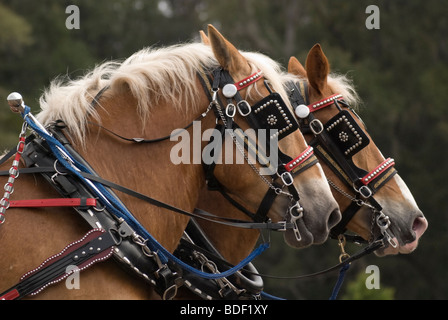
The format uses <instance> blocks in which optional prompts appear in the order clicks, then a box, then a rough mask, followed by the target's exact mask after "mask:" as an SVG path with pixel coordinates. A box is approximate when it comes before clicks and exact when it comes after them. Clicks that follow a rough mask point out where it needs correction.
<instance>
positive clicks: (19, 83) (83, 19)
mask: <svg viewBox="0 0 448 320" xmlns="http://www.w3.org/2000/svg"><path fill="white" fill-rule="evenodd" d="M371 4H375V5H377V6H378V8H379V10H380V29H377V30H375V29H373V30H368V29H367V28H366V25H365V22H366V19H367V18H368V17H369V15H370V13H366V8H367V6H368V5H371ZM69 5H77V6H78V8H79V10H80V28H79V29H72V30H69V29H67V28H66V19H67V18H68V17H69V14H67V13H65V10H66V8H67V6H69ZM447 8H448V6H447V5H446V4H445V3H444V2H443V1H439V0H426V1H421V0H406V1H404V0H394V1H334V0H333V1H330V0H320V1H304V0H277V1H260V0H257V1H255V0H227V1H207V0H163V1H156V0H152V1H143V0H95V1H91V0H78V1H76V0H72V1H60V0H58V1H56V0H39V1H32V0H12V1H6V0H0V103H1V104H3V107H0V149H2V150H3V149H7V148H10V147H12V146H14V145H15V144H16V143H17V136H18V133H19V130H20V117H17V116H16V115H14V114H12V113H11V112H9V111H8V110H9V109H8V108H7V105H6V96H7V95H8V93H9V92H11V91H19V92H21V93H22V94H23V96H24V98H25V101H26V103H27V104H28V105H30V106H31V107H32V110H33V112H34V113H37V112H38V110H39V103H38V98H39V96H40V94H42V92H43V90H44V88H45V87H46V86H48V85H49V82H50V80H51V79H53V78H54V77H56V76H60V75H68V76H70V77H72V78H76V77H77V76H80V75H82V74H84V73H85V72H86V71H87V70H88V69H91V68H94V66H95V64H99V63H101V62H104V61H107V60H111V59H124V58H126V57H127V56H129V55H130V54H132V53H133V52H135V51H137V50H139V49H141V48H143V47H146V46H164V45H168V44H173V43H179V42H188V41H199V38H198V30H200V29H204V30H205V29H206V26H207V24H208V23H211V24H213V25H214V26H216V27H217V28H218V29H219V30H220V31H221V32H222V33H223V34H224V35H225V36H226V37H227V38H228V39H229V40H230V41H231V42H232V43H233V44H235V46H237V47H238V48H240V49H244V50H250V51H260V52H262V53H265V54H267V55H269V56H271V57H272V58H274V59H276V60H278V61H279V62H281V63H282V64H283V65H284V66H285V67H286V64H287V61H288V59H289V57H290V56H291V55H294V56H296V57H297V58H298V59H299V60H300V61H302V62H304V60H305V58H306V54H307V52H308V50H309V49H310V48H311V47H312V46H313V45H314V44H315V43H318V42H319V43H321V44H322V46H323V49H324V51H325V53H326V55H327V57H328V59H329V60H330V63H331V64H332V70H333V71H336V72H339V73H344V74H348V75H349V77H350V78H352V79H353V80H354V82H355V84H356V88H357V90H358V92H359V94H360V96H361V97H362V99H363V105H362V108H361V116H362V117H363V119H364V121H365V122H366V124H367V127H368V130H369V132H370V134H371V135H372V136H373V138H374V139H375V142H376V143H377V145H378V146H379V147H380V149H381V150H382V152H383V154H384V155H385V156H390V157H393V158H394V159H395V161H396V163H397V166H396V167H397V169H398V170H399V173H400V175H401V176H402V177H403V179H404V180H405V181H406V183H407V185H408V186H409V188H410V189H411V191H412V192H413V194H414V196H415V198H416V200H417V202H418V204H419V206H420V208H421V209H422V211H423V212H424V213H425V215H426V217H427V219H428V221H429V229H428V230H427V232H426V233H425V235H424V236H423V238H422V241H421V244H420V246H419V248H418V250H417V251H416V252H414V253H413V254H411V255H406V256H405V255H401V256H394V257H386V258H376V257H374V256H370V257H368V258H365V259H363V260H361V261H359V262H357V263H355V264H354V265H353V266H352V267H351V269H350V271H349V273H348V276H347V279H346V282H345V284H344V286H343V288H342V290H341V294H340V298H346V299H382V298H384V299H392V298H395V299H446V298H448V285H447V271H446V267H445V263H446V261H447V259H448V252H447V251H448V250H447V249H446V247H445V246H446V244H447V237H448V236H447V232H446V231H447V227H448V221H447V218H446V214H447V211H448V205H447V201H446V200H447V199H448V188H447V187H446V185H447V178H448V161H447V155H448V150H447V146H448V108H447V107H446V101H448V90H447V84H448V64H447V62H448V37H447V34H448V15H447V14H448V10H447ZM0 245H1V244H0ZM357 249H358V248H357V247H352V246H350V247H349V248H348V250H349V251H351V252H354V251H356V250H357ZM337 257H338V248H337V245H336V242H335V241H333V240H329V241H328V243H326V244H325V245H323V246H320V247H312V248H309V249H305V250H301V251H296V250H293V249H290V248H287V247H286V245H284V243H283V241H282V240H281V239H280V238H278V237H277V236H276V235H273V242H272V246H271V248H270V249H269V250H267V252H266V253H264V254H263V255H262V256H261V257H260V258H257V260H256V261H255V265H256V266H257V268H258V269H259V271H261V272H264V273H268V274H275V275H298V274H303V273H308V272H314V271H317V270H321V269H324V268H326V267H328V266H330V265H332V264H334V263H336V262H337ZM0 258H1V257H0ZM370 264H374V265H377V266H378V267H379V269H380V272H381V273H380V279H381V289H379V290H367V289H366V288H365V277H366V276H368V274H366V273H365V268H366V266H368V265H370ZM336 277H337V274H330V275H328V276H323V277H319V278H315V279H310V280H269V279H266V291H267V292H269V293H271V294H274V295H278V296H282V297H285V298H292V299H326V298H327V297H329V295H330V293H331V288H332V286H333V284H334V283H335V281H336Z"/></svg>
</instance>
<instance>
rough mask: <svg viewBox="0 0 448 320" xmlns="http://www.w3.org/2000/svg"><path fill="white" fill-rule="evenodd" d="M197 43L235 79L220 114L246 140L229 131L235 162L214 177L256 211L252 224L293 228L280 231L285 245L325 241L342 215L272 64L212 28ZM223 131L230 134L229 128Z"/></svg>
mask: <svg viewBox="0 0 448 320" xmlns="http://www.w3.org/2000/svg"><path fill="white" fill-rule="evenodd" d="M203 42H205V43H206V44H210V46H211V47H212V50H213V53H214V55H215V57H216V59H217V60H218V62H219V64H220V66H221V67H222V69H223V70H225V71H226V72H228V74H230V76H231V78H232V79H235V81H236V82H235V85H234V84H233V80H232V82H231V83H230V86H228V87H227V88H223V89H222V90H221V92H222V94H223V95H221V99H222V100H223V101H226V102H225V103H224V109H225V110H222V113H223V114H225V115H226V117H225V119H227V122H229V121H231V122H232V123H235V124H237V125H238V126H239V127H240V128H241V129H242V131H243V132H244V133H247V137H245V136H243V137H241V136H239V135H238V133H237V131H238V130H233V131H231V132H234V136H233V137H232V138H233V140H236V141H239V142H238V143H237V144H236V147H233V149H234V150H233V156H232V159H233V161H234V162H233V164H228V162H223V164H222V165H217V166H216V167H215V168H214V170H215V171H214V174H215V177H216V178H217V180H218V181H219V182H220V184H222V185H223V186H224V188H225V189H227V190H228V192H229V193H230V194H231V195H232V197H233V198H234V199H237V200H243V201H244V202H245V203H246V205H247V208H248V209H249V210H250V211H252V212H256V215H255V220H259V221H261V220H266V218H267V217H269V218H271V219H272V220H273V221H274V222H277V221H286V222H288V223H290V224H292V225H293V226H294V228H293V229H288V230H287V231H286V233H285V240H286V242H287V243H288V244H289V245H291V246H293V247H305V246H309V245H311V244H313V243H322V242H324V241H325V240H326V239H327V237H328V234H329V230H330V229H331V228H332V227H333V226H334V225H335V224H336V223H337V222H338V221H339V220H340V218H341V215H340V211H339V209H338V206H337V203H336V201H335V200H334V198H333V196H332V194H331V190H330V188H329V186H328V183H327V181H326V178H325V176H324V174H323V171H322V168H321V166H320V164H318V163H317V159H316V158H315V156H314V154H313V152H312V149H311V148H309V146H308V145H307V143H306V141H305V139H304V137H303V135H302V134H301V132H300V130H297V129H298V127H297V123H296V122H295V119H294V117H293V115H292V114H291V110H292V109H291V110H290V108H291V106H290V103H289V100H288V98H287V96H286V94H285V91H284V89H283V85H282V82H281V80H280V77H279V76H280V69H279V67H278V64H276V63H274V62H273V61H272V60H271V59H269V58H267V57H266V56H264V55H261V54H254V53H244V52H243V53H241V52H239V51H238V50H237V49H236V48H235V47H234V46H233V45H232V44H231V43H230V42H229V41H227V40H226V39H225V38H224V37H223V36H222V35H221V34H220V33H219V32H218V31H217V30H216V29H215V28H213V27H212V26H209V28H208V38H205V37H204V36H203ZM260 71H261V72H260ZM242 79H243V80H242ZM263 80H267V81H268V82H269V83H267V82H265V81H263ZM246 83H247V86H245V84H246ZM235 87H236V88H237V89H235ZM229 92H230V93H229ZM236 92H238V93H236ZM235 94H236V95H239V98H238V99H237V96H235ZM241 99H243V101H247V104H246V103H245V102H241ZM238 100H239V101H238ZM226 104H227V106H226V107H225V105H226ZM270 110H271V111H270ZM229 114H230V115H231V116H229ZM225 125H226V126H227V128H229V124H228V123H227V124H225ZM271 128H275V129H276V130H277V131H271V130H270V129H271ZM251 129H255V130H257V135H252V136H251V135H250V131H251ZM248 132H249V133H248ZM263 134H264V137H262V136H263ZM263 138H264V139H263ZM262 140H264V142H263V141H262ZM251 141H252V143H251ZM277 142H278V144H277ZM245 149H246V150H247V152H246V154H248V155H247V156H246V159H245V160H246V161H244V163H245V164H239V165H238V164H235V161H236V157H237V156H236V155H235V154H241V152H242V151H244V150H245ZM255 150H256V152H255ZM225 152H228V148H226V149H225ZM251 154H252V156H253V155H255V156H254V157H251ZM248 158H249V161H250V163H251V164H250V165H248V161H247V160H248ZM226 159H227V158H226ZM255 159H256V160H257V161H255ZM265 160H268V161H267V162H269V165H266V161H265ZM236 162H237V161H236ZM237 163H238V162H237ZM240 163H241V162H240ZM261 163H264V165H265V166H262V165H261ZM273 168H274V170H273ZM272 170H273V171H272ZM299 196H300V198H299Z"/></svg>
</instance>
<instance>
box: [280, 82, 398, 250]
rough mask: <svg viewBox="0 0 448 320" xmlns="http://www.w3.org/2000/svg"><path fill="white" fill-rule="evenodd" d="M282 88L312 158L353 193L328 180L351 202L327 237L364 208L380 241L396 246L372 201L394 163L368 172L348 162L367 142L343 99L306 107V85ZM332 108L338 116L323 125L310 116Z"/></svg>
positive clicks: (340, 230)
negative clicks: (307, 139) (306, 137)
mask: <svg viewBox="0 0 448 320" xmlns="http://www.w3.org/2000/svg"><path fill="white" fill-rule="evenodd" d="M286 87H287V90H288V91H289V93H290V101H291V104H292V105H293V107H294V108H295V114H296V116H297V120H298V122H299V124H300V128H301V130H302V133H303V134H312V135H313V136H314V138H313V139H312V141H311V142H310V145H311V146H313V148H314V150H315V152H316V154H317V155H318V156H319V158H320V159H321V160H323V161H324V162H325V163H326V164H327V165H328V167H329V168H330V169H331V170H332V171H333V172H334V173H335V174H336V175H337V176H338V177H339V178H340V180H341V181H343V182H344V183H345V184H346V185H347V186H348V188H349V189H351V190H353V192H354V195H351V194H349V193H347V192H345V191H344V190H342V189H341V188H340V187H338V186H337V185H336V184H335V183H334V182H333V181H331V180H329V179H328V182H329V184H330V186H331V187H333V188H334V189H335V190H336V191H337V192H339V193H341V194H342V195H343V196H345V197H346V198H348V199H350V200H351V204H350V205H349V206H348V208H347V209H346V210H345V211H344V212H343V213H342V220H341V221H340V222H339V224H338V225H336V226H335V227H334V228H333V229H332V231H331V233H330V235H331V236H332V237H333V238H337V237H338V236H339V235H341V234H343V233H344V232H345V231H346V226H347V224H348V223H349V222H350V220H351V219H352V218H353V216H354V215H355V214H356V213H357V212H358V211H359V210H360V209H361V208H362V207H363V206H367V207H368V208H370V209H371V210H372V215H373V216H372V221H373V222H374V223H376V225H377V226H378V227H379V229H380V232H381V235H382V237H384V238H385V239H386V241H387V242H388V243H389V244H390V245H391V246H393V247H394V248H395V247H396V246H397V245H398V244H397V243H396V241H395V239H394V237H393V234H392V233H391V231H390V229H389V226H390V224H391V221H390V218H389V217H388V216H387V215H385V214H384V213H383V212H382V206H381V205H380V204H379V203H378V201H377V200H376V199H375V197H374V195H375V194H376V192H377V191H378V190H379V189H380V188H382V187H383V186H384V185H385V184H386V183H387V182H388V181H389V180H390V179H391V178H392V177H393V176H394V175H395V174H396V173H397V171H396V170H395V168H394V164H395V162H394V160H393V159H391V158H388V159H385V160H384V161H383V162H381V163H380V164H379V165H378V166H377V167H375V168H374V169H373V170H371V171H370V172H367V171H365V170H363V169H361V168H359V167H358V166H356V165H355V163H354V162H353V160H352V157H353V155H355V154H356V153H357V152H359V151H361V149H363V148H364V147H366V146H367V145H368V144H369V143H370V140H369V138H368V136H367V135H366V133H365V132H364V130H363V129H362V128H361V127H360V126H359V125H358V123H357V122H356V120H355V119H354V117H353V116H352V114H354V115H355V116H356V117H358V119H359V120H361V119H360V118H359V116H358V115H357V114H356V112H355V111H354V110H353V109H352V108H351V107H350V105H348V103H347V102H345V101H344V99H343V96H342V95H340V94H334V95H331V96H329V97H327V98H324V99H322V100H320V101H317V102H314V103H310V101H309V97H308V83H307V82H306V81H304V80H299V81H297V82H293V81H291V82H288V83H287V84H286ZM333 105H334V106H336V108H337V110H338V111H339V112H338V113H337V114H336V115H335V116H334V117H333V118H331V119H330V120H329V121H328V122H327V123H325V124H322V122H321V121H320V120H319V118H318V117H317V116H316V115H315V113H314V112H316V111H318V110H321V109H324V108H327V107H330V106H333ZM361 121H362V120H361ZM374 223H372V230H371V233H372V235H371V239H370V242H371V241H373V237H374V236H373V225H374ZM346 237H347V239H352V240H354V241H356V242H365V241H363V239H362V238H361V237H358V236H350V235H347V236H346Z"/></svg>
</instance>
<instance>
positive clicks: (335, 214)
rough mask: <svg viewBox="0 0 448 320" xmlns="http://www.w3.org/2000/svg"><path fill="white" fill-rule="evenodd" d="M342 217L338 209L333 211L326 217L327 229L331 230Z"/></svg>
mask: <svg viewBox="0 0 448 320" xmlns="http://www.w3.org/2000/svg"><path fill="white" fill-rule="evenodd" d="M341 218H342V215H341V211H340V210H339V208H336V209H334V210H333V211H332V212H331V214H330V216H329V217H328V229H331V228H333V227H334V226H335V225H337V224H338V222H339V221H341Z"/></svg>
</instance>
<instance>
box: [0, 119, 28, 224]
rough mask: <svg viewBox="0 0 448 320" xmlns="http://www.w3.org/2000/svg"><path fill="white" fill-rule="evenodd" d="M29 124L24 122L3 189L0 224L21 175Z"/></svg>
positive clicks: (3, 220)
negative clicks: (21, 160)
mask: <svg viewBox="0 0 448 320" xmlns="http://www.w3.org/2000/svg"><path fill="white" fill-rule="evenodd" d="M27 128H28V125H27V123H26V122H23V124H22V130H21V131H20V134H19V143H18V144H17V153H16V155H15V158H14V160H13V162H12V166H11V168H10V169H9V178H8V182H6V184H5V186H4V187H3V189H4V190H5V192H4V194H3V198H2V199H1V200H0V225H1V224H3V223H4V222H5V213H6V210H7V209H8V208H9V204H10V203H9V198H10V197H11V194H12V193H13V192H14V182H15V180H16V179H17V178H18V177H19V164H20V158H21V156H22V153H23V150H24V149H25V139H26V130H27Z"/></svg>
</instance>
